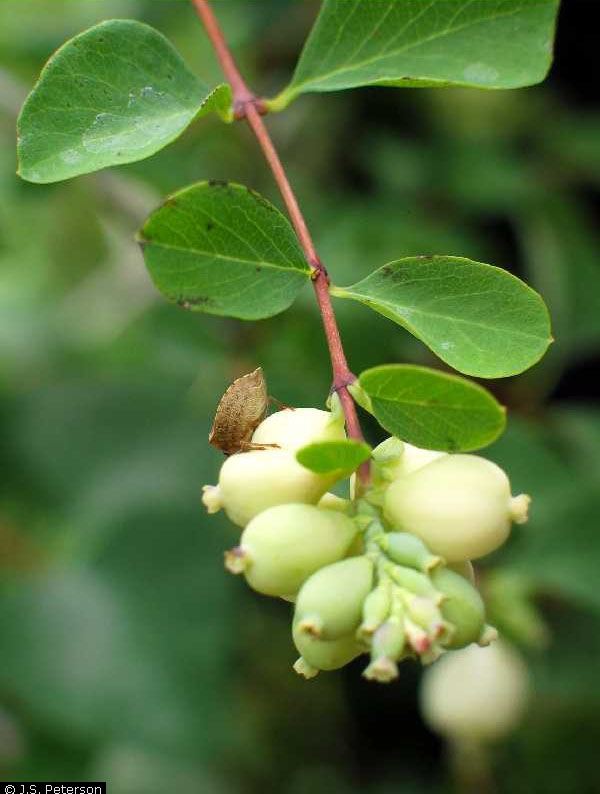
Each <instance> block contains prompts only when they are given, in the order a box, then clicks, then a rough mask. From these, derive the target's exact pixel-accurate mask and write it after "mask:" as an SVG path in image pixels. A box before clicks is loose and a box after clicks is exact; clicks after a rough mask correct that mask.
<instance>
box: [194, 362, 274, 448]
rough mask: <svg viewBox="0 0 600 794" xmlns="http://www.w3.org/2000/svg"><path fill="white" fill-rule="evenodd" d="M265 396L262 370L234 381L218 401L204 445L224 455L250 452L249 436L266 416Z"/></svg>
mask: <svg viewBox="0 0 600 794" xmlns="http://www.w3.org/2000/svg"><path fill="white" fill-rule="evenodd" d="M268 407H269V396H268V394H267V384H266V381H265V378H264V375H263V371H262V367H258V368H257V369H255V370H254V372H249V373H248V374H247V375H242V377H241V378H238V379H237V380H234V381H233V383H232V384H231V386H230V387H229V388H228V389H227V391H226V392H225V394H224V395H223V396H222V397H221V400H220V402H219V405H218V406H217V412H216V414H215V418H214V421H213V425H212V428H211V430H210V433H209V436H208V441H209V443H210V444H212V445H213V447H217V449H221V450H222V451H223V452H224V453H225V454H226V455H233V454H234V453H235V452H242V451H245V450H248V449H252V448H253V446H252V442H251V441H250V439H251V438H252V433H254V431H255V430H256V428H257V427H258V425H259V424H260V423H261V422H262V420H263V419H264V418H265V417H266V415H267V409H268Z"/></svg>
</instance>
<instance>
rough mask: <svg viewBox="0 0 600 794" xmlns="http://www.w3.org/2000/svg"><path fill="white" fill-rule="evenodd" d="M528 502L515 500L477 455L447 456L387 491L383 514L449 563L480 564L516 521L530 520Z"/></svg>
mask: <svg viewBox="0 0 600 794" xmlns="http://www.w3.org/2000/svg"><path fill="white" fill-rule="evenodd" d="M528 502H529V500H528V497H525V496H523V495H522V496H519V497H516V498H513V497H511V494H510V483H509V481H508V478H507V476H506V474H505V473H504V472H503V471H502V469H501V468H500V467H499V466H496V465H495V464H494V463H491V462H490V461H489V460H485V459H484V458H479V457H477V456H476V455H444V456H443V457H440V458H439V459H438V460H434V461H433V462H432V463H428V464H427V465H426V466H423V467H422V468H420V469H417V470H416V471H413V472H412V474H408V475H407V476H404V477H401V478H399V479H397V480H395V481H394V482H393V483H392V484H391V485H390V486H389V488H388V489H387V491H386V494H385V501H384V514H385V517H386V518H387V520H388V521H389V522H390V524H391V525H392V526H393V527H394V528H396V529H402V530H404V531H406V532H411V533H413V534H414V535H417V536H418V537H420V538H421V539H422V540H423V542H424V543H425V544H426V546H427V547H428V548H429V549H430V551H431V552H433V553H434V554H440V555H442V556H443V557H444V558H445V559H446V560H447V561H448V562H461V561H463V560H470V559H476V558H477V557H482V556H483V555H485V554H489V553H490V552H492V551H494V550H495V549H497V548H498V547H499V546H501V545H502V544H503V543H504V541H505V540H506V538H507V537H508V534H509V531H510V523H511V521H512V520H518V521H519V522H523V521H525V520H526V519H527V504H528Z"/></svg>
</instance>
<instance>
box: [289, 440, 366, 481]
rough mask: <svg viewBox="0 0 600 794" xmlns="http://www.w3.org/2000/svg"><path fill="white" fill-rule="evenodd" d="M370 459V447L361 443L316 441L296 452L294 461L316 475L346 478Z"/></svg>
mask: <svg viewBox="0 0 600 794" xmlns="http://www.w3.org/2000/svg"><path fill="white" fill-rule="evenodd" d="M370 457H371V447H370V446H369V445H368V444H365V443H364V442H362V441H354V440H353V439H351V438H349V439H347V440H346V441H318V442H316V443H314V444H308V445H307V446H305V447H302V448H301V449H299V450H298V452H296V460H297V461H298V463H301V464H302V466H304V467H305V468H307V469H310V470H311V471H314V472H315V473H316V474H332V475H334V474H335V475H338V476H339V477H340V478H341V477H348V476H349V475H350V474H352V472H355V471H356V470H357V469H358V467H359V466H360V465H361V463H364V462H365V461H367V460H369V458H370Z"/></svg>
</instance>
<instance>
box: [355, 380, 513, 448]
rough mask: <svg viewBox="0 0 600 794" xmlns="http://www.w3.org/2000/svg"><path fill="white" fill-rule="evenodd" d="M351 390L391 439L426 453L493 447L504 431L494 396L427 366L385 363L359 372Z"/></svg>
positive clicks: (502, 411)
mask: <svg viewBox="0 0 600 794" xmlns="http://www.w3.org/2000/svg"><path fill="white" fill-rule="evenodd" d="M358 386H359V390H358V391H357V390H356V388H355V387H354V386H350V391H351V392H352V394H353V395H355V397H356V399H357V400H358V401H359V402H362V400H361V396H360V391H362V392H364V393H365V394H366V395H367V398H368V402H367V404H366V405H365V407H366V408H367V409H368V410H371V411H372V413H373V414H374V415H375V417H376V419H377V421H378V422H379V423H380V424H381V425H382V427H384V428H385V429H386V430H387V431H388V432H389V433H392V435H395V436H398V437H399V438H401V439H402V440H403V441H408V442H409V443H410V444H414V445H415V446H418V447H424V448H425V449H440V450H448V451H450V452H461V451H463V452H468V451H470V450H474V449H479V448H480V447H484V446H486V445H487V444H491V443H492V441H494V440H495V439H496V438H497V437H498V436H499V435H500V433H501V432H502V431H503V429H504V425H505V421H506V419H505V412H504V409H503V408H502V407H501V406H500V405H499V404H498V402H496V400H495V399H494V397H492V395H491V394H490V393H489V392H487V391H486V390H485V389H483V388H482V387H481V386H478V385H477V384H476V383H472V382H470V381H468V380H465V379H464V378H458V377H456V376H455V375H446V374H445V373H442V372H436V371H435V370H432V369H426V368H425V367H413V366H409V365H407V364H388V365H387V366H383V367H373V368H372V369H368V370H366V371H365V372H362V373H361V375H360V377H359V379H358Z"/></svg>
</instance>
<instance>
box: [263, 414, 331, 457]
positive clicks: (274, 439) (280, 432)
mask: <svg viewBox="0 0 600 794" xmlns="http://www.w3.org/2000/svg"><path fill="white" fill-rule="evenodd" d="M345 438H346V432H345V430H344V418H343V415H341V414H340V415H339V416H336V415H334V414H332V413H330V412H329V411H320V410H319V409H318V408H285V409H284V410H282V411H277V412H276V413H274V414H271V416H267V418H266V419H264V420H263V421H262V422H261V423H260V424H259V426H258V427H257V428H256V430H255V431H254V435H253V436H252V443H253V444H277V445H278V446H279V447H281V449H285V450H288V452H295V451H296V450H298V449H300V448H301V447H304V446H306V445H307V444H312V443H314V442H316V441H341V440H343V439H345Z"/></svg>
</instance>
